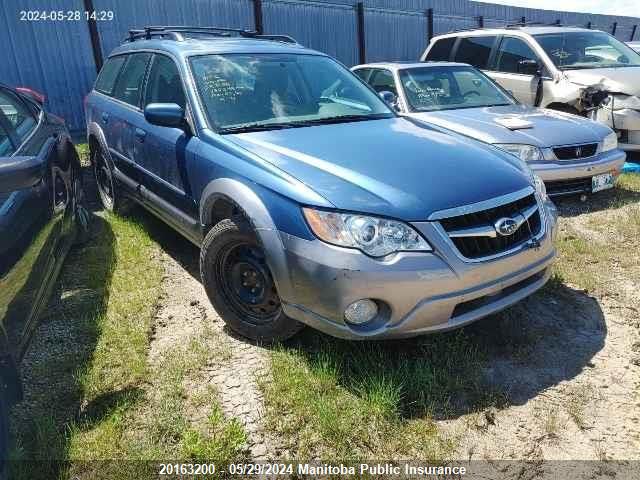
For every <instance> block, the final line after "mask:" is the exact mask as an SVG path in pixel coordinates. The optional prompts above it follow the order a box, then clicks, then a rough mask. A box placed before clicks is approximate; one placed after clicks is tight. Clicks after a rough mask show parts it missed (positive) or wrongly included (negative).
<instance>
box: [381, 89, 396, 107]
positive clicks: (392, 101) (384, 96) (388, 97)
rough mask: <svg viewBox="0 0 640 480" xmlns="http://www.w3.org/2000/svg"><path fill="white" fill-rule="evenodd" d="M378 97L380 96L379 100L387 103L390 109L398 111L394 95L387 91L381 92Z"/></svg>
mask: <svg viewBox="0 0 640 480" xmlns="http://www.w3.org/2000/svg"><path fill="white" fill-rule="evenodd" d="M378 95H380V98H382V100H384V101H385V102H387V103H388V104H389V106H390V107H392V108H393V109H394V110H397V109H398V97H397V96H396V94H395V93H393V92H390V91H388V90H383V91H382V92H380V93H379V94H378Z"/></svg>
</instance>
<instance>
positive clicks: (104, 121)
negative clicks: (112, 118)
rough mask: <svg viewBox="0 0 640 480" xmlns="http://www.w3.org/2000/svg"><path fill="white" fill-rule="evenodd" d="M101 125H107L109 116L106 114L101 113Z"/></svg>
mask: <svg viewBox="0 0 640 480" xmlns="http://www.w3.org/2000/svg"><path fill="white" fill-rule="evenodd" d="M102 123H109V114H108V113H103V114H102Z"/></svg>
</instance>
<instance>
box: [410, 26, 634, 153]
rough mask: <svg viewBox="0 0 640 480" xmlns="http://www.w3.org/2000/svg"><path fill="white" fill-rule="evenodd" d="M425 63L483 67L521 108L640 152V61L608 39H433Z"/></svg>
mask: <svg viewBox="0 0 640 480" xmlns="http://www.w3.org/2000/svg"><path fill="white" fill-rule="evenodd" d="M421 60H422V61H455V62H462V63H468V64H471V65H473V66H474V67H477V68H480V69H481V70H483V71H484V72H485V73H486V74H487V75H489V76H490V77H491V78H493V79H494V80H496V81H497V82H498V83H499V84H500V85H501V86H502V87H504V88H505V89H507V90H509V91H510V92H511V93H512V94H513V95H514V96H515V97H516V98H517V99H518V100H520V101H521V102H522V103H527V104H530V105H535V106H540V107H546V108H552V109H555V110H560V111H564V112H569V113H574V114H578V115H584V116H588V117H589V118H592V119H594V120H597V121H600V122H603V123H605V124H607V125H609V126H610V127H612V128H613V129H614V130H615V131H616V133H617V134H618V137H619V139H620V148H622V149H623V150H638V151H640V55H639V54H638V53H636V52H635V51H634V50H632V49H631V48H630V47H628V46H627V45H625V44H624V43H622V42H620V41H618V40H616V39H615V38H614V37H612V36H611V35H609V34H608V33H605V32H601V31H598V30H589V29H585V28H575V27H562V26H513V27H507V28H500V29H478V30H467V31H463V32H455V33H450V34H446V35H441V36H438V37H435V38H433V39H432V40H431V43H430V44H429V46H428V47H427V50H426V51H425V52H424V54H423V55H422V58H421Z"/></svg>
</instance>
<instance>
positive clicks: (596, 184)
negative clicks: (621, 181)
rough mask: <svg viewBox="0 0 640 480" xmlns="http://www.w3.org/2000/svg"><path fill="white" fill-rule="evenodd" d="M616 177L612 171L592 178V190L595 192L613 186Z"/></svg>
mask: <svg viewBox="0 0 640 480" xmlns="http://www.w3.org/2000/svg"><path fill="white" fill-rule="evenodd" d="M614 182H615V177H614V176H613V174H612V173H603V174H601V175H595V176H593V177H592V178H591V191H592V192H593V193H596V192H600V191H602V190H607V189H609V188H613V184H614Z"/></svg>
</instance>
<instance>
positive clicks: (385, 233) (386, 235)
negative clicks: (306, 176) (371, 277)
mask: <svg viewBox="0 0 640 480" xmlns="http://www.w3.org/2000/svg"><path fill="white" fill-rule="evenodd" d="M302 211H303V213H304V216H305V218H306V219H307V222H308V223H309V226H310V227H311V230H312V231H313V233H314V234H315V235H316V236H317V237H318V238H319V239H320V240H323V241H325V242H327V243H332V244H334V245H339V246H341V247H349V248H357V249H359V250H361V251H362V252H364V253H366V254H367V255H370V256H372V257H384V256H385V255H388V254H390V253H393V252H398V251H407V250H410V251H430V250H432V248H431V245H429V243H427V241H426V240H425V239H424V238H422V237H421V236H420V234H419V233H418V232H416V231H415V230H414V229H413V228H411V227H410V226H409V225H407V224H405V223H402V222H397V221H395V220H388V219H386V218H377V217H369V216H366V215H358V214H354V213H338V212H327V211H322V210H314V209H311V208H303V209H302Z"/></svg>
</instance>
